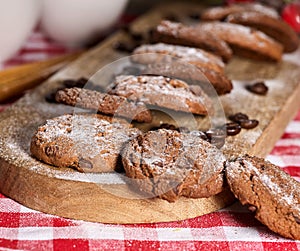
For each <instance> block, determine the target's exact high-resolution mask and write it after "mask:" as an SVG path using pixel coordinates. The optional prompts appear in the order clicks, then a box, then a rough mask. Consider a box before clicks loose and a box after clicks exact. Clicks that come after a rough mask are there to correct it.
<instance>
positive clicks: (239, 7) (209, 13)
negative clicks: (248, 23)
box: [201, 3, 279, 21]
mask: <svg viewBox="0 0 300 251" xmlns="http://www.w3.org/2000/svg"><path fill="white" fill-rule="evenodd" d="M244 11H252V12H256V13H262V14H264V15H267V16H270V17H273V18H279V15H278V13H277V11H276V10H275V9H273V8H271V7H268V6H265V5H262V4H259V3H247V4H232V5H229V6H217V7H211V8H207V9H205V10H204V11H203V12H202V13H201V19H202V20H205V21H222V20H224V19H225V18H226V17H227V16H228V15H230V14H234V13H241V12H244Z"/></svg>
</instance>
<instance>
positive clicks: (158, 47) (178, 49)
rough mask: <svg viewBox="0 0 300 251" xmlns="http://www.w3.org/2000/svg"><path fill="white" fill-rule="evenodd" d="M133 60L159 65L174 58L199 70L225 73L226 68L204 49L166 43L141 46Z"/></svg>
mask: <svg viewBox="0 0 300 251" xmlns="http://www.w3.org/2000/svg"><path fill="white" fill-rule="evenodd" d="M164 55H168V56H170V57H166V56H164ZM132 58H133V60H134V61H135V62H137V63H141V64H153V63H159V62H161V61H166V60H171V59H172V60H173V58H174V60H176V59H180V60H182V61H183V62H185V63H189V64H193V65H196V66H197V67H199V68H202V67H205V68H208V69H211V70H214V71H217V72H220V73H224V67H225V64H224V63H223V61H222V59H221V58H220V57H218V56H216V55H214V54H212V53H209V52H206V51H204V50H202V49H198V48H193V47H187V46H179V45H171V44H164V43H158V44H145V45H141V46H139V47H137V48H136V49H135V50H134V52H133V56H132Z"/></svg>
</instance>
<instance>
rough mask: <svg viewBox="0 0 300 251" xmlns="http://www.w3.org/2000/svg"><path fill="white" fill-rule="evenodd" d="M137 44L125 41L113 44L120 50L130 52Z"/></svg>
mask: <svg viewBox="0 0 300 251" xmlns="http://www.w3.org/2000/svg"><path fill="white" fill-rule="evenodd" d="M136 46H137V45H136V44H133V43H129V42H127V43H125V42H116V43H114V44H113V48H114V49H115V50H117V51H120V52H128V53H131V52H133V50H134V49H135V48H136Z"/></svg>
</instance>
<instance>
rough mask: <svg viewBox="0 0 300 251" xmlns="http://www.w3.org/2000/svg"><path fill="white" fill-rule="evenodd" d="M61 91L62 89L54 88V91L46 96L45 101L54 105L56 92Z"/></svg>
mask: <svg viewBox="0 0 300 251" xmlns="http://www.w3.org/2000/svg"><path fill="white" fill-rule="evenodd" d="M62 89H64V87H59V88H56V89H54V90H52V91H51V92H49V93H48V94H46V96H45V100H46V101H47V102H48V103H56V100H55V95H56V92H58V91H59V90H62Z"/></svg>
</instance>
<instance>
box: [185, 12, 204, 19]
mask: <svg viewBox="0 0 300 251" xmlns="http://www.w3.org/2000/svg"><path fill="white" fill-rule="evenodd" d="M188 17H189V18H190V19H193V20H198V21H199V20H200V19H201V15H200V13H197V12H195V13H190V14H189V15H188Z"/></svg>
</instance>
